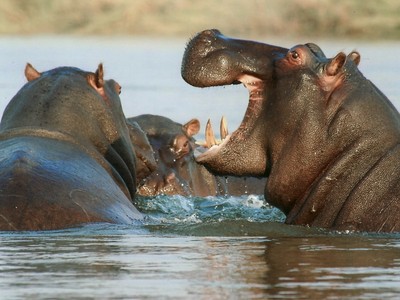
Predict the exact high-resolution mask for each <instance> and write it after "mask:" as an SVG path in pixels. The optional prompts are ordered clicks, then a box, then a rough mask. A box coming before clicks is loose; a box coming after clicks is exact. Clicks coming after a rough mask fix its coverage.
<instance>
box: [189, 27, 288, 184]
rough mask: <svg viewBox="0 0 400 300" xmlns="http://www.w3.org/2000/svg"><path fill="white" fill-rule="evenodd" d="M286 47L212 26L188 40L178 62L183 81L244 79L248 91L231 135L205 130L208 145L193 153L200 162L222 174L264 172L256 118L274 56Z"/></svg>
mask: <svg viewBox="0 0 400 300" xmlns="http://www.w3.org/2000/svg"><path fill="white" fill-rule="evenodd" d="M287 51H288V49H285V48H280V47H275V46H270V45H267V44H263V43H257V42H252V41H246V40H237V39H231V38H227V37H225V36H224V35H222V34H221V33H220V32H219V31H218V30H215V29H213V30H206V31H203V32H201V33H199V34H198V35H197V36H195V37H194V38H193V39H192V40H190V41H189V43H188V45H187V48H186V51H185V54H184V57H183V62H182V77H183V78H184V80H185V81H186V82H188V83H189V84H191V85H193V86H197V87H210V86H220V85H230V84H239V83H242V84H243V85H244V86H245V87H246V88H247V89H248V91H249V104H248V107H247V110H246V112H245V115H244V118H243V120H242V123H241V125H240V126H239V128H238V129H237V130H236V131H234V132H233V133H232V134H231V135H226V136H223V135H224V134H222V136H221V138H222V142H221V143H220V144H219V145H217V143H215V142H214V140H215V138H214V137H213V134H211V132H210V130H209V129H208V131H206V145H207V146H208V147H210V149H208V150H207V151H204V149H202V150H201V151H200V152H201V153H199V154H198V155H197V157H196V160H197V161H198V162H199V163H202V164H204V165H205V166H206V167H208V168H209V169H211V170H212V171H213V172H214V173H217V174H221V175H240V176H265V174H266V170H267V159H266V158H267V155H266V153H265V149H264V147H262V145H261V143H259V142H257V139H259V135H260V134H261V131H260V128H262V127H263V125H261V126H260V125H259V124H257V122H261V120H260V119H261V118H260V115H261V114H262V111H263V107H265V106H266V104H267V102H268V101H266V99H267V85H268V83H269V82H272V80H271V79H272V77H273V71H272V70H273V65H274V58H278V57H282V56H283V55H285V54H286V53H287ZM271 58H272V59H271ZM210 127H211V126H210ZM223 131H225V130H224V129H222V130H221V132H223ZM249 153H251V156H249ZM232 157H235V163H232ZM238 160H239V161H238Z"/></svg>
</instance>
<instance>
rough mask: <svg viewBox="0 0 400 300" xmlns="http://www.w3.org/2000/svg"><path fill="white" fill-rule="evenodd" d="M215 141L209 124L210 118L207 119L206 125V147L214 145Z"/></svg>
mask: <svg viewBox="0 0 400 300" xmlns="http://www.w3.org/2000/svg"><path fill="white" fill-rule="evenodd" d="M216 144H217V141H216V139H215V135H214V131H213V129H212V126H211V120H210V119H208V121H207V125H206V147H207V148H211V147H212V146H214V145H216Z"/></svg>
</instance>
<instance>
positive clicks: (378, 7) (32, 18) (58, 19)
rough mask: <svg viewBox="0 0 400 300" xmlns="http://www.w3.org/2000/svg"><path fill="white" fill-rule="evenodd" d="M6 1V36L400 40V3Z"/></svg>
mask: <svg viewBox="0 0 400 300" xmlns="http://www.w3.org/2000/svg"><path fill="white" fill-rule="evenodd" d="M282 3H283V2H282V1H279V0H247V1H245V2H244V1H243V0H218V2H215V1H213V0H202V1H191V0H152V1H148V0H134V1H131V0H94V1H81V0H57V1H52V0H29V1H28V0H22V1H15V0H2V1H1V2H0V36H1V35H6V36H7V35H8V36H9V35H20V36H33V35H59V34H60V35H73V36H109V37H111V36H139V37H140V36H145V37H149V38H152V37H156V38H160V37H163V38H164V37H165V38H189V37H190V36H192V35H193V34H195V33H196V32H199V31H201V30H203V29H209V28H218V29H220V30H221V31H222V32H223V33H225V34H226V35H229V36H235V37H246V38H259V37H262V38H264V37H268V36H272V37H280V38H283V39H292V38H293V37H304V38H316V39H321V38H325V39H357V40H400V18H399V12H400V1H391V0H382V1H363V2H362V3H361V2H360V1H359V0H348V1H338V0H319V1H318V0H291V1H290V0H288V1H285V2H284V4H285V5H282Z"/></svg>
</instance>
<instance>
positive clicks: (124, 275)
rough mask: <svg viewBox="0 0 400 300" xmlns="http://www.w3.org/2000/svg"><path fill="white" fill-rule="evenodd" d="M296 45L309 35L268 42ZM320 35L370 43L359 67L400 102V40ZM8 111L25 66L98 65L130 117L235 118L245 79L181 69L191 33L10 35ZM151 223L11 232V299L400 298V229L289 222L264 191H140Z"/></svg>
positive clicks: (2, 247) (0, 51)
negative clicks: (198, 81)
mask: <svg viewBox="0 0 400 300" xmlns="http://www.w3.org/2000/svg"><path fill="white" fill-rule="evenodd" d="M266 41H267V42H271V43H275V44H279V45H282V46H286V47H290V46H293V45H295V44H298V43H304V42H309V41H289V42H288V41H269V40H266ZM313 42H317V43H319V44H320V45H321V46H322V48H323V49H324V50H325V52H326V54H327V55H328V56H333V55H335V54H336V53H337V52H338V51H342V50H343V51H345V52H347V53H348V52H350V51H351V50H353V49H357V50H358V51H360V52H361V57H362V58H361V64H360V69H361V70H362V72H363V73H364V75H365V76H366V77H368V78H370V79H371V80H372V81H373V82H374V83H375V84H376V85H377V86H378V87H379V88H380V89H381V90H382V91H383V92H384V93H385V94H386V95H387V96H388V97H389V98H390V99H391V100H392V101H393V103H394V104H395V105H396V107H398V108H399V107H400V85H399V83H400V82H399V80H400V79H399V76H398V74H399V72H398V70H399V68H400V59H399V57H398V54H399V52H398V49H399V48H400V47H399V46H400V44H399V43H365V42H363V43H361V42H357V41H355V42H353V41H346V42H327V41H322V42H319V41H313ZM0 43H1V45H2V46H1V47H0V68H1V70H2V72H1V73H2V76H0V89H1V93H0V112H1V111H3V110H4V107H5V105H6V104H7V103H8V101H9V100H10V99H11V97H12V96H13V95H15V93H16V92H17V90H18V89H19V88H20V87H21V86H22V85H23V84H24V83H25V79H24V76H23V68H24V66H25V63H26V62H28V61H29V62H31V63H32V64H33V65H34V66H35V67H36V68H37V69H38V70H39V71H44V70H47V69H50V68H54V67H57V66H61V65H72V66H76V67H80V68H82V69H85V70H93V71H94V70H95V69H96V67H97V64H98V63H99V62H103V63H104V65H105V72H106V75H105V76H106V77H107V78H114V79H116V80H117V81H118V82H119V83H120V84H121V85H122V94H121V98H122V102H123V108H124V111H125V114H126V115H127V116H134V115H138V114H142V113H153V114H162V115H165V116H167V117H170V118H173V119H174V120H176V121H179V122H186V121H188V120H190V119H191V118H193V117H197V118H199V119H200V121H201V122H202V125H203V128H204V124H205V122H206V121H207V119H208V117H211V118H212V120H214V122H217V121H218V120H219V118H220V116H221V115H222V114H225V115H226V116H227V117H228V122H229V123H230V127H231V130H233V129H234V128H236V127H237V126H238V125H239V123H240V121H241V118H242V117H243V114H244V110H245V108H246V105H247V92H246V91H245V89H244V88H241V87H240V86H234V87H226V88H215V89H196V88H192V87H190V86H188V85H187V84H185V83H184V82H183V80H182V79H181V78H180V60H181V56H182V53H183V50H184V47H185V41H179V40H176V41H170V40H150V39H140V40H137V39H127V38H126V39H125V38H116V39H99V38H81V39H79V38H60V37H40V38H37V37H31V38H11V37H10V38H0ZM137 205H138V207H139V208H140V209H141V210H142V211H143V212H144V213H145V214H146V216H147V217H146V220H145V223H144V224H140V225H132V226H118V225H109V224H93V225H87V226H84V227H80V228H73V229H66V230H60V231H51V232H20V233H9V232H2V233H0V299H399V298H400V234H380V235H376V234H363V233H352V232H329V231H324V230H320V229H310V228H306V227H299V226H288V225H284V224H282V221H283V219H284V217H283V215H282V214H281V213H280V212H279V211H278V210H277V209H274V208H272V207H270V206H268V205H267V204H266V203H265V200H264V199H263V197H262V196H253V195H244V196H242V197H208V198H185V197H180V196H176V197H165V196H160V197H156V198H154V199H148V198H138V199H137Z"/></svg>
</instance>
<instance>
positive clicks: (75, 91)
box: [0, 64, 142, 230]
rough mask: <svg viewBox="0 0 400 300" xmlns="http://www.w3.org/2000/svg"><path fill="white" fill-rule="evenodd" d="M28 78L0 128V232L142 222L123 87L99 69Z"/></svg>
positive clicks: (29, 70)
mask: <svg viewBox="0 0 400 300" xmlns="http://www.w3.org/2000/svg"><path fill="white" fill-rule="evenodd" d="M25 75H26V78H27V79H28V83H26V84H25V85H24V86H23V87H22V88H21V90H20V91H19V92H18V93H17V94H16V95H15V96H14V98H13V99H12V100H11V102H10V103H9V104H8V106H7V108H6V109H5V111H4V114H3V118H2V120H1V124H0V230H46V229H59V228H66V227H71V226H76V225H79V224H83V223H90V222H110V223H121V224H131V223H132V222H134V221H135V220H140V219H141V218H142V216H141V214H140V213H139V212H138V211H137V209H136V208H135V207H134V206H133V204H132V202H131V201H132V199H133V197H134V195H135V186H136V184H135V156H134V153H133V151H132V145H131V143H130V139H129V133H128V129H127V127H126V123H125V117H124V114H123V112H122V109H121V103H120V99H119V96H118V94H119V93H120V86H119V85H118V83H116V82H115V81H114V80H104V79H103V67H102V65H101V64H100V65H99V67H98V69H97V71H96V72H95V73H91V72H85V71H82V70H79V69H76V68H71V67H61V68H56V69H53V70H50V71H47V72H43V73H39V72H38V71H36V70H35V69H34V68H33V67H32V66H31V65H30V64H28V65H27V67H26V69H25Z"/></svg>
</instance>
